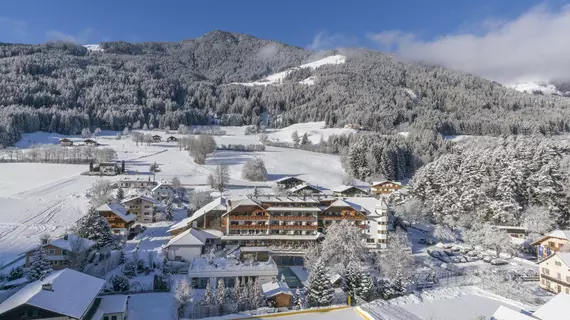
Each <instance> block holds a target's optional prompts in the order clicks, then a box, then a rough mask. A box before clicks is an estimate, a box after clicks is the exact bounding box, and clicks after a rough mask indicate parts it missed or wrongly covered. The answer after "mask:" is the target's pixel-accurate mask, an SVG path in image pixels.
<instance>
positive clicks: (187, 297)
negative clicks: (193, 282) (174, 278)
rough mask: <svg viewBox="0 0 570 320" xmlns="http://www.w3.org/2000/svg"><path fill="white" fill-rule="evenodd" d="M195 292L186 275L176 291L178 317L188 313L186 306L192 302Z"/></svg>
mask: <svg viewBox="0 0 570 320" xmlns="http://www.w3.org/2000/svg"><path fill="white" fill-rule="evenodd" d="M193 296H194V292H193V291H192V287H191V286H190V283H189V282H188V278H186V277H184V278H182V280H180V281H178V283H177V285H176V289H175V291H174V298H175V299H176V304H177V311H178V317H179V318H183V317H184V314H185V313H186V308H187V307H188V305H189V304H190V303H191V302H192V298H193Z"/></svg>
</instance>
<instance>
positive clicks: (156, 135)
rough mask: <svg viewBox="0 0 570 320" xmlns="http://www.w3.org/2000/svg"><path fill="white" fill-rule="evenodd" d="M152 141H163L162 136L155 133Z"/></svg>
mask: <svg viewBox="0 0 570 320" xmlns="http://www.w3.org/2000/svg"><path fill="white" fill-rule="evenodd" d="M152 141H153V142H161V141H162V137H161V136H159V135H158V134H155V135H154V136H152Z"/></svg>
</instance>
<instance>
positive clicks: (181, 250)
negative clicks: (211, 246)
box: [168, 245, 203, 261]
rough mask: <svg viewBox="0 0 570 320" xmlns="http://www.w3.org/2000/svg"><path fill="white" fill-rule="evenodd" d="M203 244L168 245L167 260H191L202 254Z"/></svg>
mask: <svg viewBox="0 0 570 320" xmlns="http://www.w3.org/2000/svg"><path fill="white" fill-rule="evenodd" d="M202 248H203V246H201V245H197V246H177V245H172V246H170V247H168V260H172V261H192V259H194V258H197V257H199V256H200V255H201V254H202Z"/></svg>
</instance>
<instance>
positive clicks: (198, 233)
mask: <svg viewBox="0 0 570 320" xmlns="http://www.w3.org/2000/svg"><path fill="white" fill-rule="evenodd" d="M217 238H219V236H217V235H215V234H213V233H210V232H208V231H206V230H200V229H194V228H190V229H188V230H186V231H184V232H182V233H181V234H179V235H177V236H176V237H174V238H172V239H170V241H168V243H167V244H166V246H165V247H170V246H172V245H177V246H203V245H204V244H206V240H207V239H217Z"/></svg>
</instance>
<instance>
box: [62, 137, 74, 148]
mask: <svg viewBox="0 0 570 320" xmlns="http://www.w3.org/2000/svg"><path fill="white" fill-rule="evenodd" d="M59 144H60V145H62V146H64V147H69V146H72V145H73V141H71V140H70V139H67V138H63V139H59Z"/></svg>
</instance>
